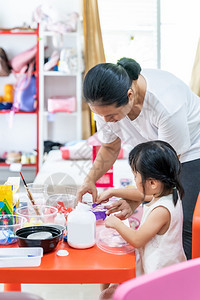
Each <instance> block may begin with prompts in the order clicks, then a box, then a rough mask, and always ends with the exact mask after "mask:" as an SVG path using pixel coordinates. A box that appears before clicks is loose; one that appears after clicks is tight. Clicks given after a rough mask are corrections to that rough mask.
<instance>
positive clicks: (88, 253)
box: [0, 242, 135, 291]
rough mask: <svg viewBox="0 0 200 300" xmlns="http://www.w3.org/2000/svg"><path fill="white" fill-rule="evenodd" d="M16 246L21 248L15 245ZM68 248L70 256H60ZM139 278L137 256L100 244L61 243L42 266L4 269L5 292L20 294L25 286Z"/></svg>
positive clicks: (0, 277)
mask: <svg viewBox="0 0 200 300" xmlns="http://www.w3.org/2000/svg"><path fill="white" fill-rule="evenodd" d="M12 247H17V244H13V245H12ZM60 249H66V250H67V251H68V252H69V255H68V256H65V257H60V256H57V255H56V253H57V251H58V250H60ZM133 277H135V254H134V252H132V253H130V254H125V255H114V254H109V253H106V252H103V251H102V250H101V249H99V248H98V247H97V246H96V245H95V246H94V247H92V248H89V249H73V248H71V247H69V246H68V244H67V243H65V242H60V243H59V245H58V246H57V248H56V250H55V251H54V252H51V253H47V254H44V256H43V257H42V260H41V265H40V266H39V267H22V268H19V267H17V268H0V282H1V283H4V290H5V291H20V290H21V284H22V283H24V284H26V283H27V284H45V283H46V284H67V283H108V282H113V283H121V282H123V281H126V280H128V279H131V278H133Z"/></svg>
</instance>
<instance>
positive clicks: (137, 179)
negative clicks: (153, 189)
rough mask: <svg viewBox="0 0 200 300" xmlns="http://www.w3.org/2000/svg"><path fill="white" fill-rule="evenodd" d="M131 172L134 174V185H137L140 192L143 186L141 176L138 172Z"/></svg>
mask: <svg viewBox="0 0 200 300" xmlns="http://www.w3.org/2000/svg"><path fill="white" fill-rule="evenodd" d="M133 174H134V178H135V184H136V186H137V189H138V190H139V191H140V192H141V193H143V192H144V191H143V186H142V177H141V175H140V173H138V172H136V171H134V172H133Z"/></svg>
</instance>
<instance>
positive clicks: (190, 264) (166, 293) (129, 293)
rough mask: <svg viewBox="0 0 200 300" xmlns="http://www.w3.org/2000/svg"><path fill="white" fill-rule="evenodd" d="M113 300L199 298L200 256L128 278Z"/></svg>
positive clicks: (186, 299)
mask: <svg viewBox="0 0 200 300" xmlns="http://www.w3.org/2000/svg"><path fill="white" fill-rule="evenodd" d="M112 299H113V300H133V299H134V300H169V299H170V300H179V299H181V300H188V299H191V300H199V299H200V258H196V259H192V260H189V261H185V262H182V263H179V264H176V265H173V266H169V267H166V268H164V269H161V270H158V271H156V272H153V273H151V274H146V275H143V276H140V277H137V278H135V279H131V280H128V281H126V282H124V283H122V284H121V285H119V287H118V288H117V289H116V291H115V294H114V296H113V298H112Z"/></svg>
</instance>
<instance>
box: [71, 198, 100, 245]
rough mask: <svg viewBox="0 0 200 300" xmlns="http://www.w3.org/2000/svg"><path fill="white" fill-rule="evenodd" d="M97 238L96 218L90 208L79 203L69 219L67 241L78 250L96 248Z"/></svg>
mask: <svg viewBox="0 0 200 300" xmlns="http://www.w3.org/2000/svg"><path fill="white" fill-rule="evenodd" d="M95 238H96V217H95V215H94V214H93V212H91V211H90V206H89V205H87V204H83V203H80V202H79V203H78V205H77V206H76V209H75V210H74V211H72V212H71V213H70V214H69V216H68V218H67V241H68V244H69V245H70V246H71V247H73V248H77V249H85V248H90V247H92V246H94V244H95V242H96V241H95Z"/></svg>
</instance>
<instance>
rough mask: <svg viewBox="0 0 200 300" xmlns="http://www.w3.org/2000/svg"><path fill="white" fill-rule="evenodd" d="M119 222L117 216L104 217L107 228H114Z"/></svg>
mask: <svg viewBox="0 0 200 300" xmlns="http://www.w3.org/2000/svg"><path fill="white" fill-rule="evenodd" d="M119 222H121V221H120V220H119V219H118V218H117V217H115V216H113V215H112V216H109V217H107V218H106V220H105V226H106V227H107V228H114V229H115V228H116V226H117V224H119Z"/></svg>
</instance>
